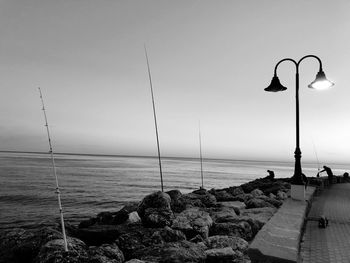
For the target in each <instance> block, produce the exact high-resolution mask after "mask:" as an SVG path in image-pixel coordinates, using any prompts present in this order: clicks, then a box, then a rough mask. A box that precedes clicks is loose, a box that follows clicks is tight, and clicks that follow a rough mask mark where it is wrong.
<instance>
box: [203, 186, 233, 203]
mask: <svg viewBox="0 0 350 263" xmlns="http://www.w3.org/2000/svg"><path fill="white" fill-rule="evenodd" d="M209 193H210V194H212V195H214V196H215V198H216V201H218V202H225V201H233V200H235V198H234V196H233V195H232V194H230V193H228V192H227V191H225V190H215V189H212V190H210V191H209Z"/></svg>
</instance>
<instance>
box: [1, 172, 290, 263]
mask: <svg viewBox="0 0 350 263" xmlns="http://www.w3.org/2000/svg"><path fill="white" fill-rule="evenodd" d="M289 189H290V184H289V182H288V179H274V178H271V177H265V178H261V179H257V180H254V181H251V182H248V183H246V184H243V185H241V186H235V187H228V188H224V189H211V190H209V191H207V190H205V189H199V190H195V191H193V192H191V193H188V194H182V193H181V192H180V191H178V190H171V191H168V192H160V191H159V192H154V193H152V194H150V195H147V196H146V197H144V198H143V200H142V201H141V202H139V203H130V204H127V205H126V206H124V207H123V208H122V209H121V210H119V211H116V212H102V213H99V214H98V215H96V216H95V217H92V218H90V219H87V220H84V221H82V222H81V223H80V224H79V225H78V226H73V225H70V224H67V225H66V231H67V235H68V248H69V251H68V252H65V251H64V246H63V239H62V235H61V233H60V232H59V226H57V227H56V228H55V227H52V228H50V227H45V228H39V229H35V230H25V229H11V230H7V231H2V233H0V235H1V236H0V238H1V239H0V263H5V262H11V263H24V262H26V263H54V262H55V263H61V262H62V263H63V262H64V263H68V262H70V263H71V262H74V263H83V262H88V263H122V262H127V263H156V262H159V263H175V262H179V263H180V262H203V263H204V262H206V263H211V262H244V263H248V262H250V259H249V257H248V255H247V253H246V252H247V249H248V245H249V242H251V241H252V240H253V239H254V236H255V235H256V234H257V233H258V231H259V230H260V229H261V228H262V226H263V225H264V224H265V223H266V222H267V221H268V220H269V219H270V218H271V217H272V216H273V215H274V213H275V212H276V211H277V210H278V208H279V207H280V206H281V205H282V204H283V200H285V199H286V198H288V193H289Z"/></svg>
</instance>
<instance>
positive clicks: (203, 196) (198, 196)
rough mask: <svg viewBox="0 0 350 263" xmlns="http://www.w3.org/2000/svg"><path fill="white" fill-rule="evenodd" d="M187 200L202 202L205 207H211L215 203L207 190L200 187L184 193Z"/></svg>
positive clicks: (213, 197)
mask: <svg viewBox="0 0 350 263" xmlns="http://www.w3.org/2000/svg"><path fill="white" fill-rule="evenodd" d="M184 197H185V199H186V200H187V202H191V201H192V202H193V201H194V202H196V203H202V204H203V206H205V207H213V206H215V205H216V198H215V196H214V195H212V194H211V193H209V192H208V191H207V190H205V189H203V188H201V189H198V190H195V191H193V192H192V193H189V194H186V195H184Z"/></svg>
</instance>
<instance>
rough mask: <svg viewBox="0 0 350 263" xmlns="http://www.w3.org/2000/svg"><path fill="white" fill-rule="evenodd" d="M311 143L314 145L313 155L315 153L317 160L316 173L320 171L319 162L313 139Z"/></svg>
mask: <svg viewBox="0 0 350 263" xmlns="http://www.w3.org/2000/svg"><path fill="white" fill-rule="evenodd" d="M312 145H313V146H314V152H315V155H316V160H317V173H318V172H320V162H319V160H318V156H317V151H316V146H315V143H314V141H313V140H312Z"/></svg>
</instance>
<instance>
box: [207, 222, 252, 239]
mask: <svg viewBox="0 0 350 263" xmlns="http://www.w3.org/2000/svg"><path fill="white" fill-rule="evenodd" d="M209 235H210V236H216V235H221V236H222V235H227V236H236V237H241V238H243V239H245V240H251V239H252V238H253V232H252V229H251V226H250V225H249V223H247V222H245V221H241V222H239V223H231V222H225V223H214V224H213V225H212V227H211V228H210V232H209Z"/></svg>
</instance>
